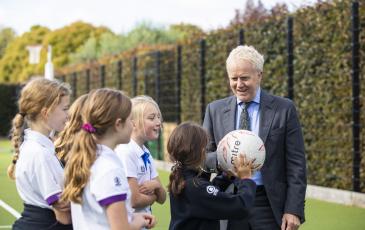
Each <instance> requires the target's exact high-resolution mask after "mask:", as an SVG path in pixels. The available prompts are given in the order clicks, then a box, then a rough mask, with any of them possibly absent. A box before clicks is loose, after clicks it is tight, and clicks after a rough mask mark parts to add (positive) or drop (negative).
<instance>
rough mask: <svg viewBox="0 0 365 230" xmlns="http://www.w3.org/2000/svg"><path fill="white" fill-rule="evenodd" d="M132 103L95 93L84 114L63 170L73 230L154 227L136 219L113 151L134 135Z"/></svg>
mask: <svg viewBox="0 0 365 230" xmlns="http://www.w3.org/2000/svg"><path fill="white" fill-rule="evenodd" d="M131 107H132V105H131V101H130V99H129V98H128V97H127V96H125V95H124V94H122V93H121V92H120V91H117V90H112V89H107V88H103V89H97V90H95V91H93V92H90V93H89V96H88V98H87V99H86V101H85V103H84V106H83V108H82V109H81V119H82V126H81V129H80V131H79V132H78V133H76V135H75V137H74V142H73V145H72V148H71V151H70V153H69V157H68V160H67V164H66V167H65V189H64V192H63V197H62V199H63V200H66V201H71V211H72V212H71V213H72V221H73V225H74V227H75V229H98V230H102V229H141V228H142V227H147V228H151V227H153V226H154V225H155V218H154V217H153V216H152V215H149V214H147V213H139V214H134V215H133V210H131V207H130V204H129V200H130V190H129V186H128V182H127V178H126V176H125V173H124V169H123V164H122V162H121V161H120V160H119V159H118V157H117V155H116V154H115V152H114V151H113V149H114V148H115V147H116V145H117V144H122V143H128V142H129V140H130V135H131V132H132V128H133V125H132V121H131V118H130V112H131Z"/></svg>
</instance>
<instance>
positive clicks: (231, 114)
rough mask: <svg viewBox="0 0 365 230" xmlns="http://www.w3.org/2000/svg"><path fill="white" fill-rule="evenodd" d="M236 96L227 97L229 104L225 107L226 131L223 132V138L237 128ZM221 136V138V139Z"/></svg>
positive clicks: (224, 121) (224, 120) (224, 122)
mask: <svg viewBox="0 0 365 230" xmlns="http://www.w3.org/2000/svg"><path fill="white" fill-rule="evenodd" d="M236 104H237V100H236V97H234V96H231V97H229V98H228V99H227V104H226V106H225V107H224V108H223V124H224V133H223V134H222V137H221V138H223V137H224V136H225V135H226V134H227V133H229V132H231V131H233V130H235V127H234V125H235V115H236ZM221 138H220V139H221Z"/></svg>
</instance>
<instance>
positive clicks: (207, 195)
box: [169, 169, 256, 230]
mask: <svg viewBox="0 0 365 230" xmlns="http://www.w3.org/2000/svg"><path fill="white" fill-rule="evenodd" d="M183 176H184V179H185V188H184V189H183V191H182V192H181V193H180V194H179V195H178V196H174V195H173V194H172V193H170V212H171V222H170V226H169V229H170V230H180V229H181V230H189V229H192V230H215V229H217V230H219V220H222V219H230V220H233V219H239V220H242V219H243V218H247V216H248V210H249V209H250V208H251V207H253V205H254V199H255V194H256V184H255V182H254V181H253V180H251V179H243V180H239V179H236V180H234V181H233V183H234V184H235V186H236V188H237V193H236V194H229V193H226V192H224V190H225V189H226V188H227V186H228V185H229V184H230V183H232V181H230V180H228V179H225V178H224V177H222V176H219V177H216V178H215V179H214V180H213V181H212V182H210V181H209V177H210V174H207V173H202V174H201V175H199V176H198V172H197V171H193V170H188V169H185V170H183Z"/></svg>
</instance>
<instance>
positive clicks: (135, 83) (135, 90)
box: [132, 56, 138, 97]
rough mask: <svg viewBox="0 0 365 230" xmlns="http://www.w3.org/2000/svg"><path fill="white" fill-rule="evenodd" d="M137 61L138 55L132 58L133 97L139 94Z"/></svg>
mask: <svg viewBox="0 0 365 230" xmlns="http://www.w3.org/2000/svg"><path fill="white" fill-rule="evenodd" d="M137 62H138V59H137V57H136V56H134V57H133V59H132V95H133V97H135V96H137Z"/></svg>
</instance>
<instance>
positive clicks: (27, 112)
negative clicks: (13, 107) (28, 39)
mask: <svg viewBox="0 0 365 230" xmlns="http://www.w3.org/2000/svg"><path fill="white" fill-rule="evenodd" d="M70 93H71V89H70V87H69V85H67V84H65V83H61V82H59V81H57V80H48V79H45V78H43V77H42V78H33V79H31V80H30V81H29V82H28V83H27V84H26V85H25V86H24V88H23V89H22V90H21V93H20V98H19V100H18V111H19V113H18V114H16V115H15V117H14V118H13V122H12V124H13V127H12V129H11V132H10V135H11V141H12V145H13V147H14V155H13V160H12V163H11V164H10V165H9V167H8V176H9V177H10V178H12V179H15V176H14V171H15V165H16V162H17V160H18V158H19V147H20V145H21V144H22V143H23V136H24V128H25V127H26V126H27V125H29V123H31V122H35V121H36V119H37V118H38V116H39V114H40V113H41V111H42V109H44V108H46V109H47V110H49V111H52V110H53V109H55V107H56V106H57V105H58V104H59V103H60V102H61V99H62V97H64V96H68V95H70Z"/></svg>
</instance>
